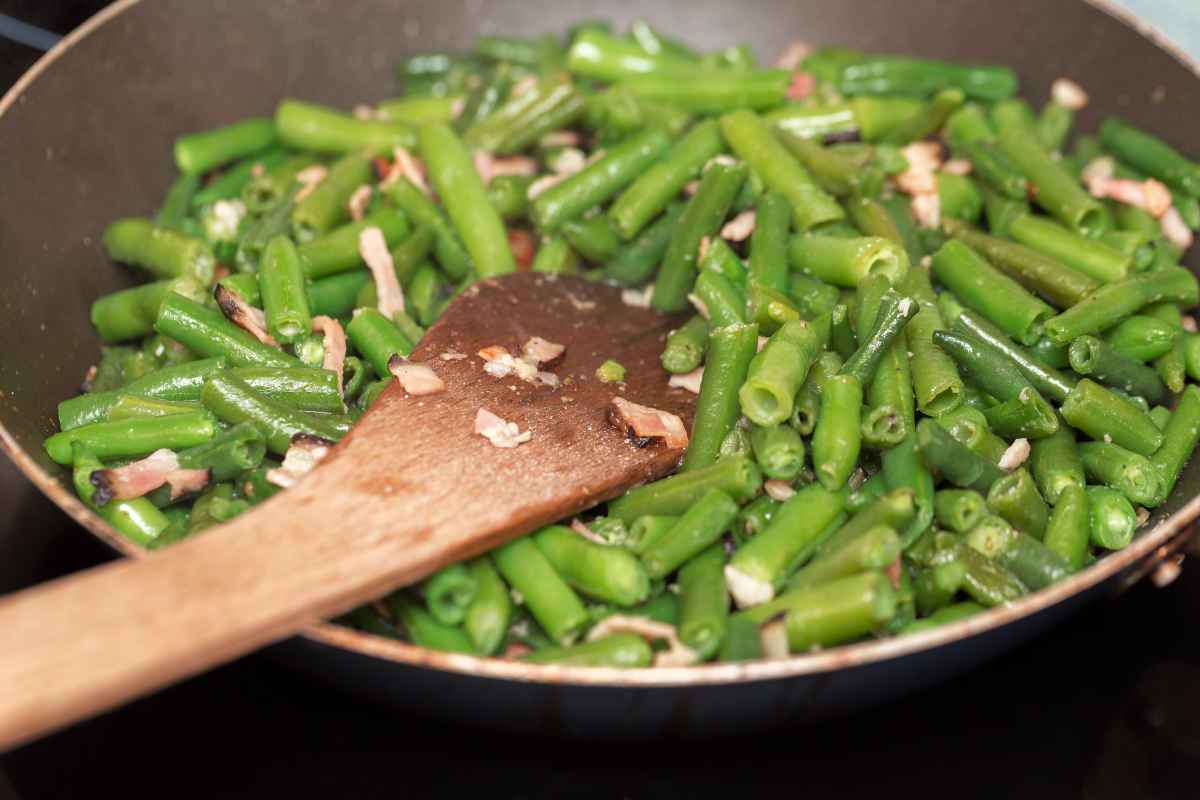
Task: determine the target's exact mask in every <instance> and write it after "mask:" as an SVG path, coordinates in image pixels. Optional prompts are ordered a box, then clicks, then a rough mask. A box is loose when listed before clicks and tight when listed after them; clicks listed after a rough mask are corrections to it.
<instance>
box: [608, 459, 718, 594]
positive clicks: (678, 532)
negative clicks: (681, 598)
mask: <svg viewBox="0 0 1200 800" xmlns="http://www.w3.org/2000/svg"><path fill="white" fill-rule="evenodd" d="M691 474H696V473H694V472H693V473H691ZM610 510H611V509H610ZM737 511H738V506H737V503H736V502H734V500H733V498H731V497H730V496H729V495H728V494H726V493H725V492H723V491H721V490H720V489H708V490H707V491H705V492H704V494H703V495H701V496H700V499H699V500H697V501H696V502H695V504H694V505H692V506H691V507H690V508H688V509H687V510H686V511H685V512H684V513H683V515H682V516H680V517H679V520H678V521H677V522H676V523H675V525H674V526H672V527H671V529H670V530H669V531H667V532H666V533H665V534H663V535H662V537H661V538H659V539H656V540H655V541H654V542H652V543H651V544H650V545H649V546H648V547H645V548H644V549H643V551H642V554H641V558H642V563H643V564H645V565H646V571H647V572H648V573H649V575H650V577H651V578H655V579H657V578H664V577H666V576H667V575H669V574H670V573H672V572H674V571H675V570H676V569H677V568H678V567H679V566H681V565H682V564H684V563H686V562H687V561H688V560H689V559H691V558H692V557H694V556H696V555H698V554H699V553H700V552H702V551H703V550H705V549H707V548H708V547H709V546H710V545H712V544H714V543H715V542H716V541H717V540H718V539H720V538H721V535H722V534H723V533H724V532H725V531H726V530H727V529H728V528H729V525H730V524H731V523H732V522H733V520H734V517H736V516H737Z"/></svg>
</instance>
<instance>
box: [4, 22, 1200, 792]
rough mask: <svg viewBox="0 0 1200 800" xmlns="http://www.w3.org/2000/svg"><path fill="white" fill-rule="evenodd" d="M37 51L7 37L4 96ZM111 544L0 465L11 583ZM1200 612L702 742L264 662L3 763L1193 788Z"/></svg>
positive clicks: (81, 562) (518, 782)
mask: <svg viewBox="0 0 1200 800" xmlns="http://www.w3.org/2000/svg"><path fill="white" fill-rule="evenodd" d="M101 5H103V3H100V2H95V0H93V1H92V2H64V1H63V0H0V13H7V14H10V15H12V16H15V17H17V18H20V19H24V20H26V21H29V22H31V23H35V24H37V25H40V26H42V27H44V28H47V29H49V30H53V31H56V32H59V33H63V32H66V31H68V30H70V29H71V28H73V27H75V26H76V25H78V24H79V23H80V22H82V21H83V19H85V18H86V17H87V16H88V15H90V14H91V13H92V12H94V10H95V9H97V8H99V7H100V6H101ZM37 56H38V53H37V51H35V50H33V49H30V48H26V47H22V46H20V45H16V44H12V43H9V42H6V41H4V40H0V90H3V89H6V88H7V87H8V86H9V85H10V84H11V83H12V82H13V81H15V80H16V78H17V77H18V76H19V75H20V74H21V73H22V72H23V71H24V70H25V69H26V68H28V66H29V65H31V64H32V63H33V61H34V60H35V59H36V58H37ZM13 155H14V154H4V157H13ZM107 557H109V554H108V552H107V551H106V550H104V549H103V548H102V547H101V546H100V545H99V543H98V542H97V541H96V540H95V539H93V538H92V537H91V536H89V535H87V534H86V533H85V532H83V531H82V530H81V529H79V528H77V527H76V526H75V525H74V523H72V522H71V521H70V520H69V519H68V518H67V517H66V516H65V515H64V514H62V513H61V512H60V511H58V509H57V508H55V507H54V506H53V505H52V504H51V503H50V502H49V501H47V500H46V499H44V498H43V497H42V496H41V495H40V494H39V493H38V492H37V491H36V490H34V489H33V488H32V486H30V485H29V484H28V483H27V482H26V481H25V480H24V478H23V477H21V476H20V475H19V473H17V471H16V470H15V469H14V468H13V467H12V465H11V464H9V463H8V461H7V460H4V459H0V592H6V591H11V590H13V589H17V588H20V587H23V586H27V585H29V584H32V583H35V582H38V581H42V580H46V579H49V578H52V577H55V576H58V575H61V574H64V573H66V572H70V571H72V570H76V569H80V568H82V567H86V566H89V565H91V564H95V563H98V562H99V561H101V560H103V559H105V558H107ZM1198 612H1200V572H1198V571H1197V569H1196V568H1195V566H1194V565H1192V566H1190V567H1185V569H1184V572H1183V576H1182V577H1181V578H1180V579H1179V580H1178V581H1176V582H1175V583H1174V584H1172V585H1171V586H1169V587H1167V588H1165V589H1155V588H1154V587H1152V586H1150V585H1149V584H1143V585H1140V586H1138V587H1136V588H1134V589H1133V590H1131V591H1130V592H1128V593H1127V594H1126V595H1124V596H1122V597H1120V598H1116V599H1114V600H1110V601H1105V602H1102V603H1099V604H1097V605H1095V606H1093V607H1092V608H1090V609H1089V610H1088V611H1086V612H1084V613H1083V614H1082V615H1080V616H1079V617H1077V618H1076V619H1075V620H1074V621H1072V622H1071V623H1069V624H1067V625H1065V626H1063V627H1061V628H1059V629H1057V630H1054V631H1052V632H1051V633H1049V634H1047V635H1046V636H1044V637H1042V638H1040V639H1038V640H1036V641H1034V642H1033V643H1032V644H1030V645H1028V646H1027V647H1025V648H1023V649H1020V650H1018V651H1016V652H1015V653H1012V654H1011V655H1009V656H1007V657H1005V658H1003V659H1001V660H998V661H996V662H993V663H992V664H990V665H989V666H987V667H985V668H983V669H980V670H978V671H976V672H974V673H972V674H970V675H968V676H965V677H963V678H960V679H958V680H955V681H953V682H951V683H948V684H945V685H943V686H940V687H938V688H936V689H933V690H930V691H927V692H924V693H921V694H917V695H913V696H911V697H909V698H907V699H905V700H902V701H899V702H896V703H893V704H891V705H887V706H884V707H880V708H877V709H875V710H872V711H868V712H864V713H860V714H858V715H855V716H852V717H846V718H842V719H838V720H833V721H829V722H826V723H822V724H818V725H812V726H807V727H797V728H792V729H783V730H779V731H776V732H774V733H770V734H760V735H758V736H756V737H753V738H747V739H736V740H717V741H711V742H704V743H697V742H691V743H680V742H672V741H659V742H652V743H642V744H637V745H625V744H597V743H586V742H561V741H550V740H539V739H532V738H521V737H514V736H510V735H498V734H488V733H483V732H479V731H474V730H470V729H465V728H460V727H454V726H448V725H445V724H442V723H437V722H433V721H430V720H426V719H422V718H418V717H415V716H413V715H412V713H411V712H408V711H404V710H396V709H389V708H381V707H377V706H373V705H370V704H367V703H365V702H363V701H362V700H359V699H356V698H352V697H349V696H345V695H342V694H338V693H335V692H334V691H332V690H330V689H328V688H326V687H325V686H323V685H317V684H314V683H310V682H309V681H307V680H306V679H304V678H301V677H299V676H296V675H294V674H292V673H290V672H288V671H287V670H285V669H284V668H282V667H280V666H278V665H276V664H275V663H273V662H272V661H271V660H270V659H269V657H266V656H255V657H251V658H248V659H245V660H243V661H240V662H238V663H236V664H233V665H231V666H228V667H225V668H222V669H220V670H217V671H215V672H213V673H210V674H208V675H205V676H202V677H199V678H196V679H193V680H191V681H188V682H186V683H184V684H182V685H180V686H177V687H174V688H172V689H168V690H166V691H164V692H161V693H159V694H157V695H155V696H153V697H150V698H147V699H145V700H142V701H139V702H137V703H134V704H133V705H131V706H129V707H127V708H125V709H122V710H120V711H117V712H114V713H112V714H108V715H106V716H104V717H101V718H99V719H96V720H93V721H91V722H87V723H84V724H82V725H79V726H76V727H75V728H72V729H70V730H68V731H65V732H63V733H59V734H57V735H54V736H51V737H49V738H47V739H44V740H42V741H40V742H36V743H34V744H31V745H27V746H26V747H24V748H22V749H19V750H17V751H15V752H12V753H9V754H6V755H3V756H0V800H10V798H21V800H32V799H33V798H43V797H45V798H49V797H54V798H71V797H88V798H94V797H109V796H121V797H126V798H140V797H151V796H169V797H173V798H179V797H226V798H241V797H247V798H249V797H256V798H259V797H268V796H272V797H273V796H277V795H285V794H286V795H292V796H298V797H309V796H316V795H321V796H324V797H374V796H380V797H396V796H400V797H461V796H467V795H481V794H482V793H484V792H486V793H487V794H488V796H490V797H497V798H530V799H532V798H574V797H605V798H676V797H679V798H683V797H708V796H714V797H716V796H720V797H724V798H728V797H729V796H730V795H731V794H733V795H737V794H741V795H744V796H756V795H759V794H766V792H767V791H771V792H772V793H781V794H782V793H784V792H786V793H787V794H800V793H803V794H804V795H806V796H810V797H823V796H827V795H833V794H835V793H836V794H838V795H843V796H847V797H861V796H865V795H866V794H867V793H868V792H871V793H876V792H877V793H880V794H884V793H887V794H889V795H892V796H900V797H908V796H913V795H918V794H919V795H922V796H924V797H927V798H941V797H954V798H966V797H970V798H990V797H997V798H1001V797H1003V798H1012V797H1017V796H1020V797H1024V798H1042V797H1051V796H1053V797H1055V798H1057V799H1058V800H1066V799H1067V798H1075V797H1087V798H1103V799H1107V798H1114V799H1115V798H1143V797H1145V798H1172V799H1173V798H1195V797H1200V632H1198V631H1197V628H1196V626H1195V625H1194V620H1195V619H1196V618H1197V613H1198ZM81 668H86V665H81ZM3 690H4V687H0V691H3Z"/></svg>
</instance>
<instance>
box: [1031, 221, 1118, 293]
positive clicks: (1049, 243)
mask: <svg viewBox="0 0 1200 800" xmlns="http://www.w3.org/2000/svg"><path fill="white" fill-rule="evenodd" d="M1008 230H1009V234H1010V235H1011V236H1012V238H1014V239H1016V240H1017V241H1018V242H1020V243H1021V244H1023V245H1026V246H1027V247H1030V248H1032V249H1034V250H1037V251H1038V252H1040V253H1044V254H1045V255H1047V256H1049V257H1051V258H1054V259H1057V260H1058V261H1061V262H1062V263H1064V264H1066V265H1067V266H1068V267H1071V268H1073V269H1076V270H1078V271H1079V272H1082V273H1083V274H1084V275H1087V276H1088V277H1090V278H1092V279H1094V280H1096V281H1099V282H1100V283H1112V282H1113V281H1117V280H1120V279H1122V278H1124V277H1125V276H1126V275H1127V274H1128V273H1129V271H1130V269H1131V268H1132V266H1133V264H1132V259H1131V258H1129V257H1128V256H1125V255H1123V254H1122V253H1120V252H1118V251H1116V250H1113V249H1112V248H1111V247H1109V246H1108V245H1106V244H1103V243H1102V242H1099V241H1094V240H1092V239H1089V238H1087V237H1085V236H1081V235H1080V234H1078V233H1075V232H1074V231H1070V230H1067V229H1066V228H1064V227H1063V226H1061V225H1059V224H1057V223H1055V222H1051V221H1050V220H1048V219H1044V218H1042V217H1035V216H1033V215H1032V214H1027V215H1025V216H1023V217H1018V218H1017V219H1015V220H1013V221H1012V223H1011V224H1010V225H1009V227H1008Z"/></svg>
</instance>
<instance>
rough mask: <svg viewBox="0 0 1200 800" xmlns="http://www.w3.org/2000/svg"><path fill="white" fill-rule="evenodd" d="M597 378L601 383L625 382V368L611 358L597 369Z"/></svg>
mask: <svg viewBox="0 0 1200 800" xmlns="http://www.w3.org/2000/svg"><path fill="white" fill-rule="evenodd" d="M596 378H597V379H599V380H600V382H601V383H620V382H621V381H623V380H625V367H624V366H623V365H622V364H621V363H620V362H617V361H613V360H612V359H611V358H610V359H607V360H606V361H605V362H604V363H603V364H601V365H600V366H598V367H596Z"/></svg>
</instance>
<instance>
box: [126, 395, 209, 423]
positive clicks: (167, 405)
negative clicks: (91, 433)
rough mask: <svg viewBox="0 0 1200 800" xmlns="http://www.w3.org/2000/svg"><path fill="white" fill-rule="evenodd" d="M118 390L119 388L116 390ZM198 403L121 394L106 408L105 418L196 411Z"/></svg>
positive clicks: (157, 415)
mask: <svg viewBox="0 0 1200 800" xmlns="http://www.w3.org/2000/svg"><path fill="white" fill-rule="evenodd" d="M118 391H119V390H118ZM199 409H200V406H199V404H198V403H192V402H186V401H179V400H156V399H154V398H152V397H139V396H138V395H135V394H121V395H118V396H117V399H116V401H114V402H113V404H112V406H110V407H109V409H108V414H107V415H106V416H105V418H106V419H107V420H108V421H109V422H116V421H118V420H123V419H145V418H146V417H166V416H170V415H171V414H186V413H188V412H190V411H198V410H199Z"/></svg>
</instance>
